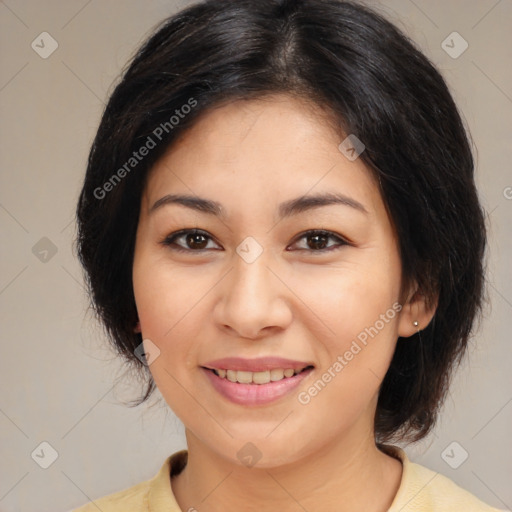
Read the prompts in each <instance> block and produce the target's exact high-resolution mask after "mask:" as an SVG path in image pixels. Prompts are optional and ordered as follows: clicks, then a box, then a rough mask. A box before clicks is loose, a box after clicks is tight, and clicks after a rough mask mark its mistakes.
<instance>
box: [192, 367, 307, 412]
mask: <svg viewBox="0 0 512 512" xmlns="http://www.w3.org/2000/svg"><path fill="white" fill-rule="evenodd" d="M215 363H216V364H217V362H215ZM272 364H274V363H272ZM301 364H302V363H301ZM260 367H261V366H260ZM274 368H276V367H275V366H274ZM279 368H282V366H280V367H279ZM287 368H289V367H287ZM313 370H314V367H310V368H308V369H307V370H304V371H302V372H301V373H298V374H297V375H294V376H293V377H286V378H284V379H282V380H278V381H274V382H269V383H267V384H241V383H239V382H231V381H229V380H228V379H225V378H221V377H219V376H218V375H216V374H215V373H214V372H213V371H212V370H210V369H208V368H205V367H204V366H203V367H201V371H202V372H203V373H204V374H205V375H206V377H207V378H208V379H209V381H210V383H211V384H212V386H213V387H214V389H215V390H216V391H217V392H218V393H220V394H221V395H222V396H223V397H224V398H227V399H228V400H229V401H231V402H233V403H235V404H238V405H245V406H257V405H266V404H269V403H271V402H275V401H276V400H279V399H280V398H282V397H284V396H286V395H289V394H290V393H291V392H292V391H293V390H294V389H295V388H297V386H299V384H300V383H301V382H302V381H303V380H304V379H305V378H307V377H308V375H309V374H310V373H311V372H312V371H313ZM247 371H251V370H247ZM256 371H258V370H256ZM261 371H263V370H261Z"/></svg>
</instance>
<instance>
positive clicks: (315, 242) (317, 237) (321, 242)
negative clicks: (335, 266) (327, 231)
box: [308, 235, 327, 249]
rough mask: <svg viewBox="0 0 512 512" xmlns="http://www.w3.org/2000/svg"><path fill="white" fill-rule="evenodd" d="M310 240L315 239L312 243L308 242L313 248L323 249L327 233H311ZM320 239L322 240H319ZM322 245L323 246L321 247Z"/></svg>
mask: <svg viewBox="0 0 512 512" xmlns="http://www.w3.org/2000/svg"><path fill="white" fill-rule="evenodd" d="M309 238H310V240H313V243H312V244H308V245H309V246H310V247H311V248H314V249H322V248H323V247H324V246H325V241H326V238H327V237H326V235H311V236H310V237H309ZM319 239H320V241H319ZM319 246H322V247H319Z"/></svg>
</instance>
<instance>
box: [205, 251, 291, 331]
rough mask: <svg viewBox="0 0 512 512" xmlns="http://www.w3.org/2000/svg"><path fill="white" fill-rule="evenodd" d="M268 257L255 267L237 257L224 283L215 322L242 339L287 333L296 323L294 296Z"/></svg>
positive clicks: (235, 256)
mask: <svg viewBox="0 0 512 512" xmlns="http://www.w3.org/2000/svg"><path fill="white" fill-rule="evenodd" d="M266 254H267V253H266V252H265V251H263V253H262V254H261V255H260V256H259V257H258V258H257V259H256V261H253V262H252V263H248V262H246V261H245V260H244V259H243V258H241V257H239V256H238V254H235V255H234V257H233V258H234V263H233V265H234V267H233V268H232V269H231V271H230V272H229V273H228V275H227V276H226V277H225V279H223V280H222V281H221V287H220V288H219V293H220V294H221V297H220V300H219V301H218V302H217V304H216V308H215V312H214V319H215V321H216V323H217V325H219V326H221V328H223V329H228V330H229V331H231V332H232V334H235V335H237V336H238V337H243V338H250V339H258V338H261V337H262V336H264V335H265V333H271V332H274V331H279V330H282V329H285V328H286V327H287V326H288V325H289V324H290V322H291V320H292V311H291V307H290V306H291V295H292V293H291V292H290V290H289V289H288V288H287V286H286V285H285V284H284V283H283V281H282V280H281V279H280V276H279V275H278V272H276V270H275V269H274V268H271V266H273V267H276V265H272V264H271V262H270V261H269V258H268V257H266ZM269 263H270V265H269Z"/></svg>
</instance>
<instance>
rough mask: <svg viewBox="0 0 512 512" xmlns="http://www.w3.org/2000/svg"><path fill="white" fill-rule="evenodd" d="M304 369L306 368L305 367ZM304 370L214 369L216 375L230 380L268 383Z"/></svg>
mask: <svg viewBox="0 0 512 512" xmlns="http://www.w3.org/2000/svg"><path fill="white" fill-rule="evenodd" d="M303 369H304V368H303ZM303 369H302V370H303ZM302 370H293V369H292V368H286V369H282V368H275V369H273V370H266V371H264V372H246V371H241V370H238V371H237V370H222V369H218V370H217V369H215V370H213V371H214V372H215V374H216V375H218V376H219V377H221V378H222V379H224V378H227V379H228V380H229V381H230V382H239V383H240V384H268V383H269V382H275V381H278V380H282V379H284V378H289V377H293V376H294V375H297V374H298V373H300V372H301V371H302Z"/></svg>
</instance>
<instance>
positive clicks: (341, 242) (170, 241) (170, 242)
mask: <svg viewBox="0 0 512 512" xmlns="http://www.w3.org/2000/svg"><path fill="white" fill-rule="evenodd" d="M188 234H198V235H203V236H205V237H206V238H208V239H209V240H211V241H213V242H214V243H217V242H216V241H215V239H214V237H213V236H211V235H210V234H209V233H208V232H207V231H204V230H202V229H199V228H186V229H181V230H179V231H176V232H174V233H171V234H170V235H167V236H166V237H165V238H164V239H163V240H162V241H161V242H160V243H161V244H162V245H164V246H168V247H169V248H171V249H172V250H173V251H178V252H186V253H196V254H202V253H204V252H205V251H208V250H212V249H198V250H194V249H188V248H184V247H181V246H179V245H176V244H175V242H174V241H175V240H176V239H177V238H180V237H181V236H184V235H188ZM307 235H309V236H314V235H324V236H327V237H328V238H332V239H336V240H337V241H338V243H337V244H336V245H334V246H331V247H327V248H324V249H318V250H313V249H296V250H299V251H306V252H309V253H318V254H325V253H327V252H330V251H332V250H336V249H339V248H341V247H343V246H346V245H353V243H352V242H351V241H350V240H348V239H347V238H346V237H344V236H342V235H340V234H338V233H335V232H333V231H330V230H328V229H323V228H317V229H307V230H305V231H302V232H301V233H299V234H298V235H296V236H295V238H294V240H293V242H292V243H291V244H290V245H294V244H296V243H297V242H298V241H299V240H301V239H302V238H305V237H306V236H307ZM288 247H290V246H287V248H286V250H287V251H288ZM213 250H219V249H213Z"/></svg>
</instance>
